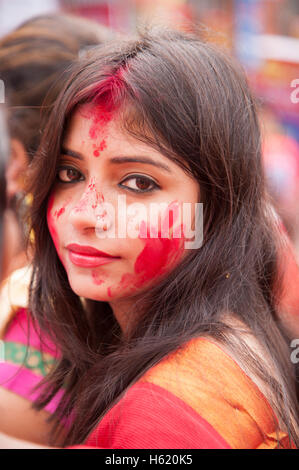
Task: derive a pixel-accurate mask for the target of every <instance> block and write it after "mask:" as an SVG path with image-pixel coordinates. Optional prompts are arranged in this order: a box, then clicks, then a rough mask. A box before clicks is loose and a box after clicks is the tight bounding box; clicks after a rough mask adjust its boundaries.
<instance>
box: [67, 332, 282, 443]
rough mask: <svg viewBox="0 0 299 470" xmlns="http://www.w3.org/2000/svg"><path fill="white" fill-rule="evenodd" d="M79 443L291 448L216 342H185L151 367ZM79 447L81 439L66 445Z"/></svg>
mask: <svg viewBox="0 0 299 470" xmlns="http://www.w3.org/2000/svg"><path fill="white" fill-rule="evenodd" d="M85 446H86V447H97V448H110V449H133V448H138V449H139V448H140V449H141V448H148V449H154V448H159V449H163V448H168V449H190V448H213V449H214V448H215V449H216V448H218V449H220V448H226V449H227V448H234V449H273V448H290V447H291V445H290V442H289V439H288V436H287V434H286V433H284V432H282V431H281V430H280V429H279V427H278V424H277V419H276V417H275V414H274V413H273V411H272V409H271V407H270V405H269V403H268V402H267V400H266V398H265V397H264V395H263V394H262V393H261V392H260V390H259V389H258V387H257V386H256V385H255V383H254V382H253V381H252V380H251V379H250V378H249V377H248V376H247V375H246V374H245V373H244V372H243V370H242V369H241V368H240V367H239V365H238V364H237V363H236V362H235V361H234V360H233V359H232V358H231V357H230V356H229V355H227V354H226V353H225V352H224V351H223V350H222V349H221V348H220V347H219V346H217V345H215V344H214V343H212V342H211V341H209V340H207V339H204V338H197V339H195V340H193V341H190V342H189V343H188V344H187V345H186V346H185V347H184V348H181V349H179V350H178V351H176V352H174V353H173V354H171V355H170V356H168V357H167V358H166V359H164V360H163V361H161V362H160V363H159V364H157V365H156V366H154V367H152V368H151V369H150V370H149V371H148V372H147V373H146V374H145V375H144V376H143V377H142V378H141V379H140V380H139V381H138V382H137V383H136V384H134V385H133V386H132V387H130V388H129V389H128V391H127V393H125V395H124V396H123V397H122V398H121V400H120V401H119V402H118V403H117V404H116V405H115V406H114V407H113V408H112V409H111V410H110V411H109V412H108V413H107V414H106V415H105V416H104V418H103V419H102V420H101V421H100V423H99V424H98V426H97V427H96V429H95V430H94V431H93V432H92V433H91V434H90V436H89V437H88V438H87V440H86V442H85ZM77 447H80V448H83V447H84V445H80V446H72V448H77Z"/></svg>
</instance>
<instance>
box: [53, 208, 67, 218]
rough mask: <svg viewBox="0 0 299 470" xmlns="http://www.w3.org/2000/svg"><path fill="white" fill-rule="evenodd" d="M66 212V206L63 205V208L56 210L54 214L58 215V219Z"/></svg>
mask: <svg viewBox="0 0 299 470" xmlns="http://www.w3.org/2000/svg"><path fill="white" fill-rule="evenodd" d="M64 212H65V208H64V207H62V208H61V209H59V211H55V212H54V216H56V217H57V219H58V218H59V217H60V216H61V215H62V214H63V213H64Z"/></svg>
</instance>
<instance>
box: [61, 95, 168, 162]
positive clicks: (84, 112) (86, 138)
mask: <svg viewBox="0 0 299 470" xmlns="http://www.w3.org/2000/svg"><path fill="white" fill-rule="evenodd" d="M103 140H104V141H105V148H107V149H108V150H109V152H112V153H113V152H114V150H115V151H118V152H119V151H121V153H122V154H124V153H128V152H129V153H130V152H133V153H134V154H136V152H141V153H142V154H148V155H149V154H150V155H152V156H156V157H158V158H163V159H165V160H166V161H167V162H168V164H169V165H170V164H174V163H173V162H172V161H171V160H169V159H168V158H166V157H165V156H164V155H163V154H161V153H160V152H159V151H157V150H156V149H154V148H153V147H152V146H150V145H149V144H146V143H145V142H142V141H140V140H139V139H137V138H135V137H133V136H132V135H130V134H129V133H128V132H127V131H126V130H125V129H124V127H123V121H122V114H121V113H119V112H118V111H114V112H111V111H107V110H106V109H105V107H103V106H96V105H93V104H85V105H82V106H80V107H78V108H77V109H76V110H75V111H74V112H73V114H72V115H71V117H70V120H69V123H68V126H67V129H66V132H65V135H64V139H63V145H64V146H68V145H69V146H72V147H82V146H84V147H89V146H91V147H93V146H95V145H99V144H100V143H101V142H103ZM74 150H75V148H74Z"/></svg>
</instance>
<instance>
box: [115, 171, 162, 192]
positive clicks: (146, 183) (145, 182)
mask: <svg viewBox="0 0 299 470" xmlns="http://www.w3.org/2000/svg"><path fill="white" fill-rule="evenodd" d="M125 182H130V183H129V184H128V185H125V184H123V183H125ZM119 186H122V187H125V188H127V189H129V190H130V191H134V192H136V193H147V192H151V191H155V190H156V189H160V186H159V185H158V184H157V183H156V182H155V181H153V180H152V179H151V178H149V177H147V176H144V175H130V176H128V177H127V178H126V179H124V180H123V181H122V183H120V184H119Z"/></svg>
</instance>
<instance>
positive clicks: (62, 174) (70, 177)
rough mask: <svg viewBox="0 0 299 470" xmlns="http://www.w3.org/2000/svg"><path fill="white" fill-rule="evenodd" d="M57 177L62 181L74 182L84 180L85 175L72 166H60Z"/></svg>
mask: <svg viewBox="0 0 299 470" xmlns="http://www.w3.org/2000/svg"><path fill="white" fill-rule="evenodd" d="M57 179H58V181H60V182H61V183H73V182H76V181H82V180H83V176H82V174H81V173H80V171H78V170H76V168H72V167H66V166H65V167H60V168H58V170H57Z"/></svg>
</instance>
